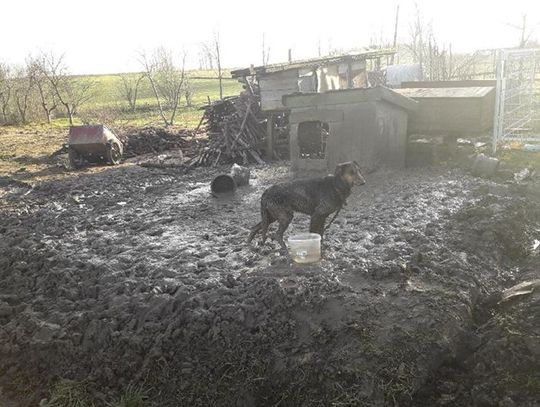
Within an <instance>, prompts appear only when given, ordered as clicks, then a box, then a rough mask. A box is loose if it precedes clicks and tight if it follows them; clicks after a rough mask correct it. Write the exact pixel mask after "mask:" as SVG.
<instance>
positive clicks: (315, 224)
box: [248, 161, 366, 250]
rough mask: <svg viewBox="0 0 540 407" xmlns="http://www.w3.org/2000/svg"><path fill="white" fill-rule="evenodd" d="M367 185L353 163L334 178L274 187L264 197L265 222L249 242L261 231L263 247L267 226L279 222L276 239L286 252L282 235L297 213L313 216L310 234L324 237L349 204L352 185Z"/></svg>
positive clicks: (263, 220) (346, 165) (339, 166)
mask: <svg viewBox="0 0 540 407" xmlns="http://www.w3.org/2000/svg"><path fill="white" fill-rule="evenodd" d="M365 183H366V181H365V180H364V177H362V174H361V173H360V169H359V165H358V163H357V162H356V161H351V162H346V163H343V164H339V165H338V166H337V167H336V171H335V173H334V175H329V176H327V177H323V178H310V179H305V180H297V181H292V182H284V183H281V184H276V185H273V186H271V187H270V188H268V189H267V190H266V191H264V193H263V194H262V197H261V217H262V221H261V222H259V223H258V224H257V225H255V226H254V227H253V228H252V229H251V233H250V234H249V238H248V243H250V242H251V241H252V240H253V238H254V237H255V235H256V234H257V233H259V232H261V234H262V244H264V243H265V241H266V232H267V231H268V226H269V225H270V224H271V223H273V222H275V221H278V222H279V228H278V231H277V235H276V237H277V240H278V242H279V244H280V245H281V247H282V248H283V249H284V250H286V249H287V247H286V246H285V242H284V241H283V233H284V232H285V230H287V227H288V226H289V224H290V223H291V220H292V218H293V213H294V212H295V211H296V212H301V213H305V214H306V215H311V224H310V226H309V231H310V232H312V233H318V234H319V235H321V238H322V236H323V233H324V224H325V221H326V218H327V217H328V216H329V215H330V214H332V213H333V212H335V211H338V210H340V209H341V208H342V206H343V205H345V204H346V199H347V198H348V197H349V195H350V194H351V188H352V187H353V185H363V184H365Z"/></svg>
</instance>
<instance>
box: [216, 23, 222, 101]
mask: <svg viewBox="0 0 540 407" xmlns="http://www.w3.org/2000/svg"><path fill="white" fill-rule="evenodd" d="M214 50H215V57H216V63H217V70H218V79H219V98H220V99H223V76H222V72H221V41H220V39H219V31H215V32H214Z"/></svg>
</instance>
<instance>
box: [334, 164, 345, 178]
mask: <svg viewBox="0 0 540 407" xmlns="http://www.w3.org/2000/svg"><path fill="white" fill-rule="evenodd" d="M344 168H345V164H338V165H336V171H334V174H335V175H336V176H340V175H341V174H343V169H344Z"/></svg>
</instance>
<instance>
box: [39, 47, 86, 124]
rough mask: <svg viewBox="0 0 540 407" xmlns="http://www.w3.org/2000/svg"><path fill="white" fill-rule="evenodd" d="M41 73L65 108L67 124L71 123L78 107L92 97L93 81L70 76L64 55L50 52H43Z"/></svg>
mask: <svg viewBox="0 0 540 407" xmlns="http://www.w3.org/2000/svg"><path fill="white" fill-rule="evenodd" d="M42 57H43V59H44V69H43V72H42V73H43V75H44V76H45V77H46V78H47V81H48V82H49V84H50V85H51V87H52V89H53V90H54V93H55V94H56V97H57V98H58V101H59V102H60V104H61V105H62V106H64V108H65V110H66V115H67V117H68V119H69V124H70V125H73V119H74V117H75V115H76V114H77V111H78V109H79V108H80V107H81V106H82V105H83V104H84V103H86V102H88V101H89V100H90V99H92V97H93V95H92V88H93V85H94V84H93V82H92V81H91V80H89V79H87V78H81V77H76V76H71V75H69V73H68V69H67V66H66V64H65V63H64V56H63V55H62V56H59V57H58V56H56V55H54V54H52V53H50V54H43V55H42Z"/></svg>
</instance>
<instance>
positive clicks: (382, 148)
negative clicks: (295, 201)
mask: <svg viewBox="0 0 540 407" xmlns="http://www.w3.org/2000/svg"><path fill="white" fill-rule="evenodd" d="M283 104H284V105H285V106H286V107H287V108H288V109H290V117H289V123H290V141H289V142H290V152H291V165H292V168H293V170H294V171H303V170H305V171H312V170H315V171H317V170H320V171H331V170H333V168H335V166H336V165H337V164H338V163H340V162H345V161H352V160H356V161H358V162H359V163H360V165H361V166H362V167H365V168H375V167H378V166H388V167H398V168H399V167H404V166H405V155H406V146H407V120H408V113H409V112H410V111H414V110H415V109H416V106H417V102H415V101H414V100H412V99H410V98H408V97H406V96H402V95H400V94H398V93H396V92H394V91H393V90H391V89H387V88H385V87H375V88H367V89H346V90H337V91H329V92H325V93H308V94H305V93H304V94H292V95H286V96H284V97H283Z"/></svg>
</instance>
